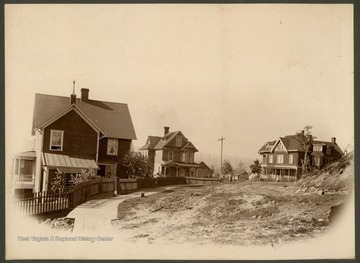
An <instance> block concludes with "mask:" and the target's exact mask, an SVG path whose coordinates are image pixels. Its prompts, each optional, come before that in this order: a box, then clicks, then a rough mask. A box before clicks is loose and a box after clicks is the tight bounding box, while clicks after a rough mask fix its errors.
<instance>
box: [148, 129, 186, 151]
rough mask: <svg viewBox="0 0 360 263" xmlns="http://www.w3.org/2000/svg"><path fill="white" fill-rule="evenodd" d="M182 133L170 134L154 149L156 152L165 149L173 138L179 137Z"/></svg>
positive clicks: (162, 138)
mask: <svg viewBox="0 0 360 263" xmlns="http://www.w3.org/2000/svg"><path fill="white" fill-rule="evenodd" d="M179 133H180V131H173V132H169V133H167V134H166V135H164V136H163V137H161V139H160V140H159V141H158V143H157V144H156V145H155V147H154V149H155V150H161V149H162V148H163V147H165V146H166V145H167V144H168V143H169V142H170V141H171V140H172V139H173V138H175V137H176V135H178V134H179Z"/></svg>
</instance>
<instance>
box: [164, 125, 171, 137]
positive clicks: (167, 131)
mask: <svg viewBox="0 0 360 263" xmlns="http://www.w3.org/2000/svg"><path fill="white" fill-rule="evenodd" d="M169 130H170V128H169V127H166V126H165V127H164V136H165V135H166V134H168V133H169Z"/></svg>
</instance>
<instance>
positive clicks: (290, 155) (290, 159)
mask: <svg viewBox="0 0 360 263" xmlns="http://www.w3.org/2000/svg"><path fill="white" fill-rule="evenodd" d="M292 163H294V155H292V154H289V164H292Z"/></svg>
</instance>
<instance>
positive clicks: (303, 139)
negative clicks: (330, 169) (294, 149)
mask: <svg viewBox="0 0 360 263" xmlns="http://www.w3.org/2000/svg"><path fill="white" fill-rule="evenodd" d="M311 129H312V126H311V125H306V126H305V127H304V129H303V130H302V131H300V132H297V133H296V138H297V139H298V141H299V142H300V143H301V145H302V146H303V147H304V149H305V156H304V159H303V160H301V164H302V173H301V174H302V175H303V174H305V173H308V172H309V171H310V169H311V162H310V161H309V156H308V155H309V151H310V148H311V147H312V144H313V141H314V139H316V137H314V136H313V135H312V134H311Z"/></svg>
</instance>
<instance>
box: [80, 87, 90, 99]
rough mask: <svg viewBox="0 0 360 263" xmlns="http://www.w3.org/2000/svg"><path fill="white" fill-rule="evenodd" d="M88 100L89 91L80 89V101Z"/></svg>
mask: <svg viewBox="0 0 360 263" xmlns="http://www.w3.org/2000/svg"><path fill="white" fill-rule="evenodd" d="M88 100H89V89H81V101H84V102H86V101H88Z"/></svg>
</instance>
